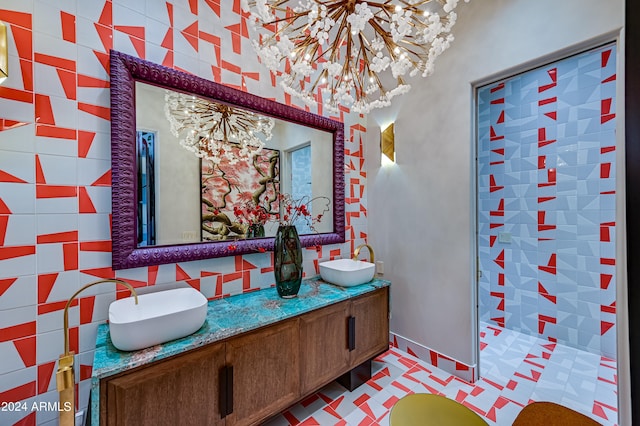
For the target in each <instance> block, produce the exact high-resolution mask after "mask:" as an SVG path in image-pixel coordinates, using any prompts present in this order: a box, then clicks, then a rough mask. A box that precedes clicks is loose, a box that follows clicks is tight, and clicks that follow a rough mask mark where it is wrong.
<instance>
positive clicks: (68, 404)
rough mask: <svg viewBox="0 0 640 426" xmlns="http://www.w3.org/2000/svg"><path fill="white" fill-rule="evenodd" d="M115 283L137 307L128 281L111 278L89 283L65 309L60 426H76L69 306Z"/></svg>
mask: <svg viewBox="0 0 640 426" xmlns="http://www.w3.org/2000/svg"><path fill="white" fill-rule="evenodd" d="M108 282H113V283H116V284H122V285H123V286H126V287H128V288H129V290H130V291H131V293H132V294H133V297H135V299H136V305H137V304H138V295H137V294H136V291H135V290H134V289H133V286H132V285H131V284H129V283H128V282H126V281H122V280H119V279H117V278H110V279H106V280H99V281H94V282H92V283H89V284H87V285H85V286H84V287H82V288H81V289H80V290H78V291H76V292H75V293H74V294H73V296H71V297H70V298H69V300H68V301H67V304H66V305H65V307H64V353H63V354H62V355H60V358H58V371H57V372H56V387H57V389H58V393H59V394H60V423H59V424H60V426H74V425H75V421H76V419H75V417H76V410H75V376H74V373H73V356H74V353H73V351H70V350H69V306H71V303H72V302H73V300H74V299H75V298H76V297H77V296H78V294H80V293H81V292H83V291H84V290H86V289H87V288H89V287H91V286H94V285H96V284H102V283H108Z"/></svg>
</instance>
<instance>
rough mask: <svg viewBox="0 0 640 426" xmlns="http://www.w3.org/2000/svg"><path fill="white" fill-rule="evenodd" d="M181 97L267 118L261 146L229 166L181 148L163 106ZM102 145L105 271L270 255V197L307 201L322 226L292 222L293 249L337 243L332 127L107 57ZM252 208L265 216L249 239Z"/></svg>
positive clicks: (339, 151) (339, 210)
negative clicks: (108, 248)
mask: <svg viewBox="0 0 640 426" xmlns="http://www.w3.org/2000/svg"><path fill="white" fill-rule="evenodd" d="M184 95H188V96H189V97H193V99H198V101H200V102H202V103H205V104H207V105H210V106H212V107H213V108H216V109H224V110H229V109H231V110H233V111H236V112H238V114H245V115H249V116H251V117H258V118H259V119H261V120H268V121H269V123H270V128H271V131H270V137H265V136H264V135H261V136H260V137H261V138H262V139H264V140H263V142H264V148H263V149H262V150H261V151H260V152H259V153H257V154H255V155H251V156H250V158H249V159H246V160H243V161H239V162H236V161H226V160H224V159H223V160H221V161H219V162H212V161H210V160H207V159H202V158H199V157H198V156H197V155H195V154H194V153H193V152H192V151H189V150H187V149H185V148H184V146H182V145H181V144H180V138H179V137H176V136H175V135H174V132H172V131H171V124H170V121H171V120H170V115H171V114H170V111H169V109H168V108H166V105H167V102H169V100H170V99H172V98H175V97H176V96H184ZM111 141H112V143H111V148H112V154H111V156H112V190H113V194H112V212H113V216H112V220H113V230H112V259H113V260H112V264H113V269H125V268H132V267H139V266H147V265H157V264H165V263H174V262H182V261H191V260H198V259H206V258H214V257H223V256H232V255H236V254H245V253H254V252H263V251H269V250H272V249H273V244H274V240H273V236H274V235H275V231H276V229H277V225H278V223H277V220H275V217H276V216H275V214H276V213H279V208H280V206H279V203H278V201H277V197H276V195H277V194H278V193H286V194H290V195H291V196H292V197H293V198H296V199H300V198H306V199H315V201H314V202H312V203H311V204H310V208H311V210H312V214H314V215H315V214H322V220H321V221H319V222H317V223H316V224H315V225H314V227H313V229H311V228H309V227H307V225H306V223H304V222H300V223H297V224H296V225H297V227H298V228H299V233H300V241H301V243H302V245H303V246H312V245H320V244H331V243H339V242H344V239H345V238H344V221H345V218H344V126H343V124H342V123H340V122H337V121H335V120H331V119H328V118H326V117H322V116H319V115H316V114H312V113H309V112H307V111H303V110H300V109H297V108H294V107H290V106H287V105H283V104H280V103H277V102H275V101H272V100H269V99H265V98H261V97H258V96H255V95H252V94H249V93H246V92H242V91H239V90H236V89H233V88H230V87H227V86H223V85H220V84H217V83H214V82H211V81H208V80H205V79H202V78H199V77H196V76H193V75H191V74H187V73H184V72H181V71H178V70H174V69H171V68H167V67H163V66H161V65H157V64H154V63H151V62H148V61H144V60H141V59H138V58H135V57H132V56H129V55H126V54H123V53H120V52H115V51H112V52H111ZM257 206H260V209H261V212H262V211H267V212H268V213H269V214H270V216H269V219H268V220H267V221H266V222H265V221H264V220H262V221H260V222H261V223H260V225H261V226H260V231H259V232H256V228H254V226H253V225H252V224H251V219H252V217H255V214H254V215H253V216H251V214H252V207H253V208H255V207H257ZM256 211H257V210H256ZM249 216H251V217H249Z"/></svg>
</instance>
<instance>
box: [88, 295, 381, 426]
mask: <svg viewBox="0 0 640 426" xmlns="http://www.w3.org/2000/svg"><path fill="white" fill-rule="evenodd" d="M388 315H389V288H388V287H382V288H379V289H376V290H374V291H371V292H369V293H365V294H364V295H361V296H358V297H356V298H353V299H349V300H346V301H343V302H338V303H336V304H333V305H329V306H326V307H323V308H320V309H316V310H314V311H311V312H307V313H304V314H301V315H299V316H297V317H293V318H290V319H286V320H283V321H280V322H277V323H275V324H272V325H267V326H265V327H262V328H259V329H257V330H253V331H250V332H247V333H243V334H239V335H237V336H234V337H231V338H229V339H226V340H224V341H220V342H217V343H211V344H209V345H207V346H204V347H202V348H198V349H192V350H189V351H187V352H184V353H182V354H180V355H176V356H174V357H172V358H169V359H167V360H162V361H157V362H154V363H151V364H148V365H146V366H142V367H138V368H136V369H133V370H130V371H126V372H123V373H120V374H118V375H115V376H111V377H106V378H104V379H102V380H101V381H100V424H101V425H107V426H124V425H135V426H146V425H154V426H155V425H161V424H188V425H207V426H208V425H255V424H259V423H260V422H262V421H264V420H266V419H268V418H269V417H271V416H273V415H275V414H277V413H279V412H281V411H283V410H285V409H286V408H287V407H288V406H290V405H292V404H293V403H295V402H296V401H298V400H300V399H301V398H303V397H305V396H307V395H310V394H311V393H313V392H315V391H317V390H318V389H320V388H321V387H322V386H324V385H326V384H328V383H330V382H331V381H332V380H335V379H337V378H338V377H340V376H342V375H345V374H347V373H349V372H350V371H355V368H356V367H358V366H361V364H363V363H365V362H367V361H368V360H370V359H371V358H373V357H375V356H376V355H378V354H380V353H382V352H384V351H385V350H387V349H388V348H389V321H388Z"/></svg>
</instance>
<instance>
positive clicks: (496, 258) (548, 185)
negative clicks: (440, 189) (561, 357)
mask: <svg viewBox="0 0 640 426" xmlns="http://www.w3.org/2000/svg"><path fill="white" fill-rule="evenodd" d="M615 92H616V46H615V45H608V46H604V47H600V48H597V49H594V50H591V51H589V52H585V53H581V54H578V55H575V56H573V57H570V58H567V59H564V60H561V61H558V62H556V63H553V64H550V65H546V66H543V67H541V68H538V69H535V70H532V71H529V72H526V73H523V74H520V75H517V76H515V77H512V78H509V79H507V80H504V81H500V82H497V83H494V84H491V85H489V86H486V87H483V88H481V89H480V90H479V92H478V129H479V131H478V134H479V148H478V154H479V160H478V183H479V200H478V223H479V258H480V270H481V271H482V277H481V279H480V293H479V297H480V318H481V320H482V321H486V322H488V323H494V324H498V325H500V326H504V327H506V328H508V329H512V330H516V331H520V332H523V333H526V334H531V335H539V336H541V337H544V338H547V339H549V340H550V341H553V342H559V343H563V344H566V345H570V346H573V347H576V348H579V349H584V350H586V351H589V352H592V353H596V354H600V355H604V356H607V357H610V358H613V359H615V358H616V339H615V336H616V324H615V314H616V297H615V296H616V291H615V287H616V278H615V262H616V258H615V226H616V222H615V197H616V193H615V168H616V163H615V147H616V135H615V125H616V124H615V123H616V120H615V118H616V116H615V102H616V96H615Z"/></svg>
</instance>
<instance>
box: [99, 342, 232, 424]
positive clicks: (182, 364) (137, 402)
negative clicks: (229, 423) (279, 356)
mask: <svg viewBox="0 0 640 426" xmlns="http://www.w3.org/2000/svg"><path fill="white" fill-rule="evenodd" d="M224 350H225V345H224V343H215V344H212V345H207V346H205V347H204V348H201V349H195V350H192V351H189V352H186V353H185V354H183V355H180V356H178V357H174V358H171V359H168V360H165V361H159V362H156V363H153V364H150V365H148V366H145V367H142V368H139V369H137V370H134V371H131V372H128V373H126V374H122V375H119V376H116V377H114V378H110V379H109V380H106V383H105V381H104V380H103V381H102V382H101V384H100V388H101V389H100V392H101V394H102V397H101V401H102V404H101V409H100V418H101V424H103V425H108V426H125V425H179V424H184V425H223V424H224V420H223V419H221V417H220V409H219V398H218V387H219V383H220V378H219V371H220V369H221V368H222V367H223V366H224V365H225V359H224V354H225V351H224Z"/></svg>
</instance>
